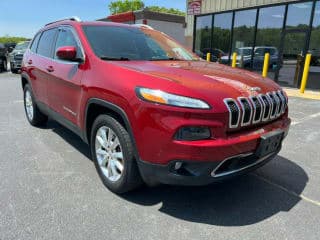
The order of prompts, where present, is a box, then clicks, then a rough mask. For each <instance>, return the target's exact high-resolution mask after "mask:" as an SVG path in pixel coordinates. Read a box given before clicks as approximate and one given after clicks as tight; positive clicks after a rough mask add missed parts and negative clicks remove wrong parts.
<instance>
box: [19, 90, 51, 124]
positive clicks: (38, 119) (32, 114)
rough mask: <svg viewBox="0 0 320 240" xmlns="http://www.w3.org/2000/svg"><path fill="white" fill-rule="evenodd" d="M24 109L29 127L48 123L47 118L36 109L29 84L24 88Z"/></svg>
mask: <svg viewBox="0 0 320 240" xmlns="http://www.w3.org/2000/svg"><path fill="white" fill-rule="evenodd" d="M24 109H25V113H26V117H27V119H28V121H29V123H30V124H31V125H33V126H40V125H43V124H45V123H46V122H47V121H48V117H47V116H46V115H44V114H43V113H42V112H41V111H40V110H39V108H38V107H37V104H36V103H35V101H34V96H33V94H32V91H31V87H30V86H29V84H27V85H25V87H24Z"/></svg>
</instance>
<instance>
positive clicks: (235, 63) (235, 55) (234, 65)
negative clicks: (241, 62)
mask: <svg viewBox="0 0 320 240" xmlns="http://www.w3.org/2000/svg"><path fill="white" fill-rule="evenodd" d="M231 66H232V67H233V68H235V67H236V66H237V53H236V52H234V53H233V54H232V65H231Z"/></svg>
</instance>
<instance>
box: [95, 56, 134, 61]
mask: <svg viewBox="0 0 320 240" xmlns="http://www.w3.org/2000/svg"><path fill="white" fill-rule="evenodd" d="M100 59H102V60H110V61H130V59H129V58H126V57H119V58H116V57H107V56H100Z"/></svg>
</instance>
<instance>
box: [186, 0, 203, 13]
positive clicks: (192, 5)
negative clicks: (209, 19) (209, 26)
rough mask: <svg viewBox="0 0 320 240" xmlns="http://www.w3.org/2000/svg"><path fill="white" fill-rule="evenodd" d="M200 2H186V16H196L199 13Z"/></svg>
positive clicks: (196, 0) (198, 0) (190, 0)
mask: <svg viewBox="0 0 320 240" xmlns="http://www.w3.org/2000/svg"><path fill="white" fill-rule="evenodd" d="M201 2H202V0H189V2H188V15H197V14H200V13H201Z"/></svg>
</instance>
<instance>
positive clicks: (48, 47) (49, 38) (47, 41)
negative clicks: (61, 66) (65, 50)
mask: <svg viewBox="0 0 320 240" xmlns="http://www.w3.org/2000/svg"><path fill="white" fill-rule="evenodd" d="M56 33H57V29H55V28H54V29H49V30H46V31H44V32H43V33H42V34H41V38H40V40H39V44H38V48H37V53H38V54H40V55H42V56H44V57H49V58H52V56H53V48H54V43H55V37H56Z"/></svg>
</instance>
